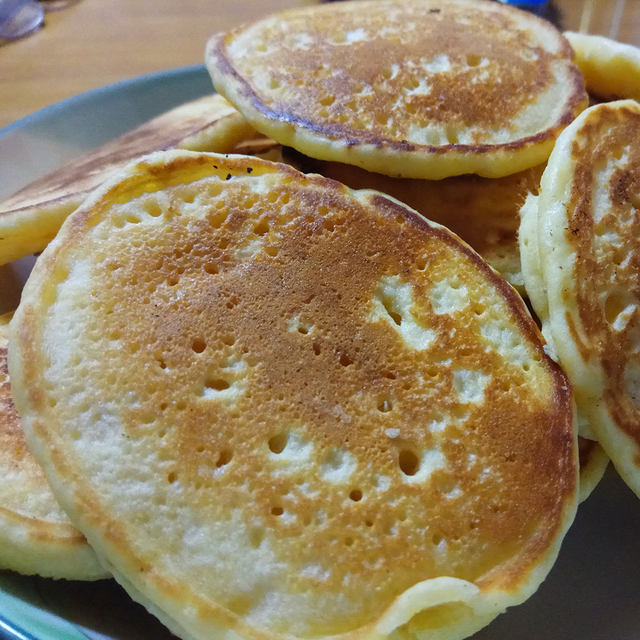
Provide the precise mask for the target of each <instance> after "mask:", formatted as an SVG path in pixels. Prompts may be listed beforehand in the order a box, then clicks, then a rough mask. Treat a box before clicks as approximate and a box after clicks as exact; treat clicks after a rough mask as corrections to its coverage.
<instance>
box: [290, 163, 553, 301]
mask: <svg viewBox="0 0 640 640" xmlns="http://www.w3.org/2000/svg"><path fill="white" fill-rule="evenodd" d="M284 160H285V161H287V162H291V163H292V164H293V165H294V166H296V167H298V168H299V169H300V170H302V171H304V172H314V173H319V174H321V175H323V176H326V177H328V178H333V179H334V180H338V181H339V182H342V183H344V184H346V185H348V186H350V187H351V188H353V189H375V190H377V191H381V192H383V193H387V194H389V195H391V196H393V197H395V198H397V199H398V200H401V201H402V202H404V203H406V204H408V205H409V206H410V207H412V208H413V209H415V210H416V211H418V212H419V213H421V214H422V215H424V216H425V217H427V218H429V219H430V220H433V221H434V222H438V223H439V224H442V225H444V226H445V227H447V228H449V229H451V231H453V232H454V233H456V234H457V235H459V236H460V237H461V238H462V239H463V240H464V241H465V242H468V243H469V244H470V245H471V246H472V247H473V248H474V249H475V250H476V251H477V252H478V253H479V254H480V255H481V256H482V257H483V258H484V259H485V260H486V261H487V262H488V263H489V264H490V265H491V266H492V267H493V268H494V269H496V270H497V271H499V272H500V273H501V274H502V275H503V276H504V277H505V278H506V280H507V281H508V282H509V284H511V285H512V286H514V287H516V288H517V289H518V290H523V288H524V282H523V279H522V273H521V269H520V251H519V248H518V239H517V233H518V228H519V226H520V215H519V211H520V208H521V206H522V205H523V204H524V201H525V198H526V197H527V195H528V194H530V193H532V194H536V193H537V192H538V187H539V184H540V176H541V175H542V171H543V169H544V166H542V165H541V166H538V167H533V168H531V169H527V170H526V171H521V172H519V173H515V174H513V175H510V176H506V177H504V178H482V177H480V176H476V175H473V174H467V175H464V176H455V177H452V178H445V179H443V180H414V179H411V178H391V177H389V176H385V175H382V174H379V173H371V172H369V171H365V170H364V169H360V168H358V167H354V166H351V165H347V164H342V163H338V162H325V161H321V160H313V159H311V158H307V157H306V156H302V155H301V154H292V153H290V152H288V153H287V152H286V153H285V154H284Z"/></svg>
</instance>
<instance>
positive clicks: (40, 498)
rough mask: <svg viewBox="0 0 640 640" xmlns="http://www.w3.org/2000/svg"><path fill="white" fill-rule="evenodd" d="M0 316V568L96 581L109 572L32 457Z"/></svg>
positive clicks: (5, 327) (4, 321)
mask: <svg viewBox="0 0 640 640" xmlns="http://www.w3.org/2000/svg"><path fill="white" fill-rule="evenodd" d="M10 319H11V314H6V315H3V316H0V474H1V476H2V482H0V568H2V569H12V570H13V571H19V572H20V573H27V574H34V573H35V574H39V575H41V576H48V577H53V578H69V579H73V580H96V579H98V578H104V577H106V576H107V575H108V573H107V572H106V571H105V570H104V569H103V568H102V567H101V566H100V564H99V563H98V559H97V558H96V556H95V554H94V553H93V551H92V550H91V548H90V547H89V545H88V544H87V541H86V540H85V538H84V536H83V535H82V534H81V533H80V532H79V531H78V530H77V529H76V528H75V527H73V526H72V525H71V523H70V522H69V519H68V518H67V516H66V514H65V513H63V511H62V510H61V509H60V507H59V506H58V503H57V502H56V500H55V498H54V497H53V494H52V493H51V489H50V488H49V483H48V482H47V480H46V478H45V476H44V474H43V473H42V470H41V469H40V467H39V466H38V464H37V463H36V461H35V460H34V458H33V456H32V455H31V454H30V453H29V450H28V449H27V445H26V443H25V441H24V435H23V432H22V425H21V423H20V418H19V417H18V414H17V413H16V410H15V407H14V405H13V400H12V396H11V385H10V382H9V373H8V371H7V346H8V328H9V327H8V323H9V320H10Z"/></svg>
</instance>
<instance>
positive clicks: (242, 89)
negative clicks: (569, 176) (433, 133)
mask: <svg viewBox="0 0 640 640" xmlns="http://www.w3.org/2000/svg"><path fill="white" fill-rule="evenodd" d="M234 33H235V32H232V34H234ZM225 35H226V34H217V35H214V36H213V37H212V38H210V40H209V41H208V43H207V47H206V53H205V63H206V66H207V69H208V71H209V74H210V75H211V79H212V81H213V84H214V86H215V88H216V91H218V92H219V93H221V94H222V95H223V96H224V97H225V98H226V99H227V100H229V102H231V103H232V104H233V105H234V106H235V107H236V108H237V109H238V110H239V111H240V112H241V113H242V114H243V115H244V116H245V118H246V119H247V121H248V122H249V123H251V125H252V126H253V127H255V129H256V130H258V131H260V132H261V133H264V134H265V135H267V136H269V137H271V138H273V139H274V140H277V141H278V142H280V143H281V144H283V145H285V146H290V147H293V148H295V149H297V150H298V151H300V152H301V153H304V154H306V155H308V156H311V157H313V158H319V159H322V160H335V161H337V162H345V163H347V164H352V165H355V166H359V167H362V168H363V169H367V170H368V171H373V172H377V173H383V174H387V175H394V176H402V177H405V178H428V179H432V180H439V179H442V178H446V177H451V176H456V175H462V174H465V173H475V174H478V175H480V176H483V177H486V178H500V177H503V176H506V175H510V174H512V173H517V172H518V171H524V170H525V169H529V168H530V167H533V166H535V165H538V164H541V163H543V162H545V160H546V159H547V158H548V157H549V154H550V153H551V150H552V149H553V145H554V142H555V140H556V138H557V136H558V134H559V133H560V131H562V129H564V127H565V126H566V125H567V123H568V121H569V119H570V118H569V113H567V114H566V116H567V119H566V121H564V120H563V121H561V122H555V123H550V124H549V126H548V127H547V129H545V130H544V131H542V132H540V133H539V134H537V135H536V136H530V137H527V138H523V139H520V140H517V141H514V142H512V143H509V144H507V145H483V146H482V147H479V149H480V151H481V152H480V153H478V149H476V151H475V152H474V150H473V147H471V148H467V149H465V148H464V147H463V148H462V149H461V150H458V149H446V150H444V149H442V148H440V149H438V152H436V153H433V152H428V151H427V152H424V151H423V152H407V151H402V150H399V149H394V148H392V147H390V146H388V145H387V146H385V145H382V146H378V145H375V144H372V143H362V142H358V143H357V144H353V145H352V144H350V143H347V141H345V140H341V139H338V140H332V139H330V138H328V137H326V136H324V135H322V134H318V133H316V132H314V131H313V130H311V129H307V128H303V127H300V126H296V125H295V124H294V123H293V122H288V121H287V120H285V119H283V118H282V117H277V118H276V117H273V118H271V117H269V116H268V115H265V113H263V110H262V109H261V108H260V107H261V104H262V103H261V100H260V98H259V97H258V96H257V95H256V94H255V93H254V91H253V88H252V87H251V86H250V85H249V84H248V83H247V82H246V81H245V80H244V79H243V78H242V77H241V76H240V75H239V74H238V73H237V72H236V70H235V68H234V66H233V63H232V61H231V60H230V59H229V58H228V56H227V46H226V44H225ZM575 71H576V73H575V75H576V76H579V73H578V70H577V69H575ZM569 75H570V74H569V73H567V74H566V77H565V78H564V80H566V81H568V82H569V84H571V81H570V79H569V77H568V76H569ZM580 82H582V80H580ZM574 84H575V82H574ZM572 97H573V100H569V99H568V98H569V96H567V99H568V100H567V101H568V104H567V112H569V111H570V112H571V115H572V117H575V115H576V114H577V113H579V112H580V111H581V110H582V109H583V108H584V106H585V104H584V103H582V102H580V101H578V99H577V97H576V95H573V94H572ZM267 111H268V109H267ZM417 146H418V147H420V145H417ZM514 146H515V147H517V148H516V149H515V151H514V148H513V147H514ZM425 149H429V147H425ZM443 151H444V152H443ZM390 167H392V169H391V170H390Z"/></svg>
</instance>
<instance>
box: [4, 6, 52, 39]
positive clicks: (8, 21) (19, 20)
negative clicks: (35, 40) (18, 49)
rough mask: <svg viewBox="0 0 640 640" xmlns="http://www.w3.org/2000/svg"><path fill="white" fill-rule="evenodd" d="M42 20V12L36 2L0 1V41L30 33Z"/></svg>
mask: <svg viewBox="0 0 640 640" xmlns="http://www.w3.org/2000/svg"><path fill="white" fill-rule="evenodd" d="M43 19H44V10H43V8H42V5H41V4H40V3H39V2H37V1H36V0H0V40H13V39H15V38H21V37H22V36H25V35H27V34H29V33H32V32H33V31H35V30H36V29H37V28H38V27H39V26H40V25H41V24H42V21H43Z"/></svg>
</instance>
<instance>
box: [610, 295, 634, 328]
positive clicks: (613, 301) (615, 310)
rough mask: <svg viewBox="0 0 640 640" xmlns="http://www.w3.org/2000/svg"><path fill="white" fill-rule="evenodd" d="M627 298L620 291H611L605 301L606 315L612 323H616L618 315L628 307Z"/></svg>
mask: <svg viewBox="0 0 640 640" xmlns="http://www.w3.org/2000/svg"><path fill="white" fill-rule="evenodd" d="M627 306H628V305H627V298H626V296H623V295H621V294H619V293H611V294H609V295H608V296H607V299H606V300H605V303H604V315H605V318H606V319H607V322H608V323H609V324H610V325H614V324H615V322H616V319H617V318H618V316H619V315H620V314H621V313H622V312H623V311H624V310H625V309H626V308H627Z"/></svg>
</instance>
